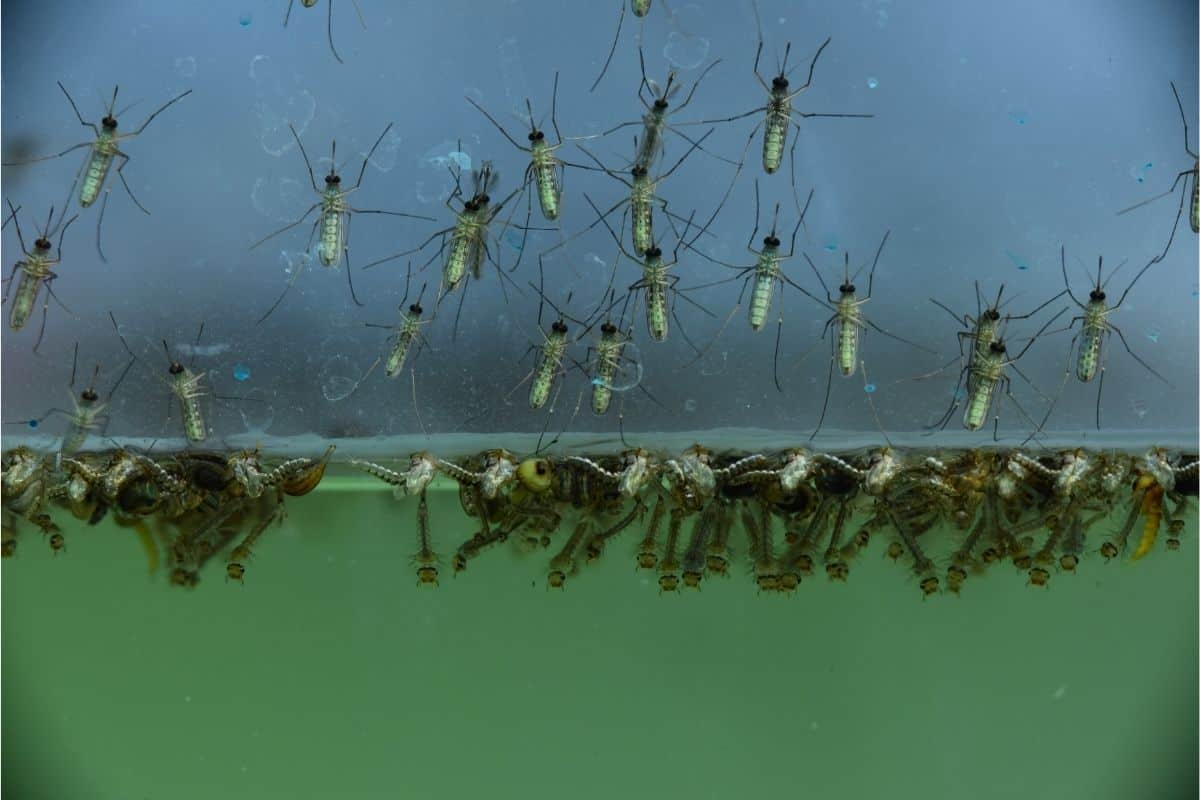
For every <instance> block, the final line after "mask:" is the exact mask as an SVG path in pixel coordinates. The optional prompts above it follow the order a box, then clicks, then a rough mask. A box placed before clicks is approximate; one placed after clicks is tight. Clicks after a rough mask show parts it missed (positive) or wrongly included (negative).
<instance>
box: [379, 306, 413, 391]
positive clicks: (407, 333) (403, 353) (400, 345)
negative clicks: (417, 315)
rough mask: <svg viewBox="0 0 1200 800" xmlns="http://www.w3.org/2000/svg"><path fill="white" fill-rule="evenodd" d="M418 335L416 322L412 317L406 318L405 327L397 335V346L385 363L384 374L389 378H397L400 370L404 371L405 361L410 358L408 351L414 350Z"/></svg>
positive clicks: (393, 348)
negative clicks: (413, 344)
mask: <svg viewBox="0 0 1200 800" xmlns="http://www.w3.org/2000/svg"><path fill="white" fill-rule="evenodd" d="M416 335H417V324H416V321H415V320H413V319H412V318H411V317H408V318H405V320H404V325H403V326H401V328H400V332H399V333H397V334H396V344H395V345H394V346H393V347H392V351H391V352H390V353H388V357H387V361H386V362H385V363H384V372H385V373H386V374H387V376H388V377H389V378H394V377H396V376H397V375H399V374H400V370H402V369H404V360H405V359H406V358H408V351H409V350H410V349H411V348H412V342H413V339H414V338H415V337H416Z"/></svg>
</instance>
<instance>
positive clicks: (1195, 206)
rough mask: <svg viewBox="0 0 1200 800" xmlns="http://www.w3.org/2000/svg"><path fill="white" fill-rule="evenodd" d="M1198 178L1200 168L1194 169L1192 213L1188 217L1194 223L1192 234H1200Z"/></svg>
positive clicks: (1199, 188)
mask: <svg viewBox="0 0 1200 800" xmlns="http://www.w3.org/2000/svg"><path fill="white" fill-rule="evenodd" d="M1198 177H1200V166H1198V167H1193V168H1192V213H1191V214H1189V215H1188V216H1189V219H1190V221H1191V223H1192V233H1200V184H1197V183H1196V178H1198Z"/></svg>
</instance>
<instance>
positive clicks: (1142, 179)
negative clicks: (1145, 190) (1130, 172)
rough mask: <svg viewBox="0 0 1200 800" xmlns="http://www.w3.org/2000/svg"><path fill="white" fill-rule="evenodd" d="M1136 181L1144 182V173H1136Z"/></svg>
mask: <svg viewBox="0 0 1200 800" xmlns="http://www.w3.org/2000/svg"><path fill="white" fill-rule="evenodd" d="M1137 182H1138V183H1145V182H1146V176H1144V175H1138V176H1137Z"/></svg>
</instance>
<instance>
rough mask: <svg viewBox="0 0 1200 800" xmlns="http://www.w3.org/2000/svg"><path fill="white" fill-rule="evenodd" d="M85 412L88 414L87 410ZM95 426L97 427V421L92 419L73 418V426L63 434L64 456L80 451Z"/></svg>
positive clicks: (62, 450)
mask: <svg viewBox="0 0 1200 800" xmlns="http://www.w3.org/2000/svg"><path fill="white" fill-rule="evenodd" d="M84 413H85V414H86V413H87V412H84ZM93 427H95V423H93V422H92V421H91V420H90V419H85V420H79V419H73V420H71V426H70V427H69V428H67V432H66V434H64V435H63V443H62V448H61V452H62V454H63V455H64V456H73V455H75V454H76V453H78V452H79V450H80V449H81V448H82V447H83V445H84V442H86V441H87V437H88V435H89V434H90V433H91V429H92V428H93Z"/></svg>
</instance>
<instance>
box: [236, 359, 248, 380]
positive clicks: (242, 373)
mask: <svg viewBox="0 0 1200 800" xmlns="http://www.w3.org/2000/svg"><path fill="white" fill-rule="evenodd" d="M233 379H234V380H235V381H248V380H250V368H249V367H248V366H246V365H245V364H242V363H241V362H238V363H237V364H234V365H233Z"/></svg>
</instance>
